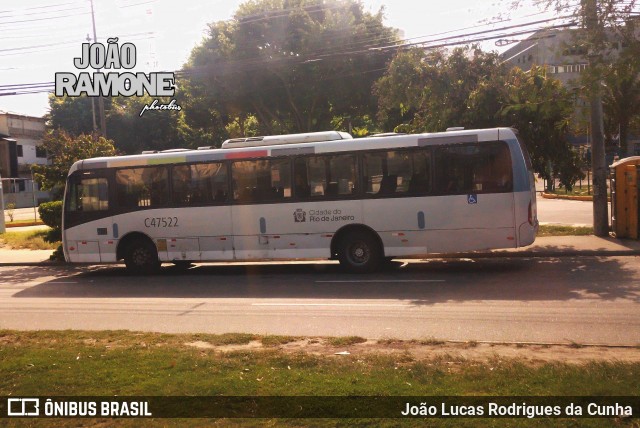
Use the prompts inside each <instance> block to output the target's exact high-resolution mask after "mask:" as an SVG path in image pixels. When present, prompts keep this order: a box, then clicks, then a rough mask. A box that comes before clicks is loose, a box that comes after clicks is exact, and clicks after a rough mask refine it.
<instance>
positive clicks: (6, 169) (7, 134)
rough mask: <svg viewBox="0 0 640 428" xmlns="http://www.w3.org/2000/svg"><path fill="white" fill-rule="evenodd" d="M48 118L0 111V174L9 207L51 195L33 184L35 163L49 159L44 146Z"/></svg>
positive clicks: (38, 200)
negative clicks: (32, 174) (33, 166)
mask: <svg viewBox="0 0 640 428" xmlns="http://www.w3.org/2000/svg"><path fill="white" fill-rule="evenodd" d="M44 131H45V119H44V118H41V117H33V116H24V115H19V114H14V113H6V112H1V111H0V176H2V189H3V193H4V205H5V207H6V206H7V204H9V203H13V204H15V206H16V208H25V207H31V206H33V205H34V202H35V204H39V203H41V202H44V201H48V200H49V199H50V195H49V192H42V191H39V190H38V189H37V185H36V186H35V189H34V185H33V181H32V176H31V165H33V164H39V165H44V164H46V163H47V153H46V151H45V150H44V149H43V148H41V144H42V138H43V137H44Z"/></svg>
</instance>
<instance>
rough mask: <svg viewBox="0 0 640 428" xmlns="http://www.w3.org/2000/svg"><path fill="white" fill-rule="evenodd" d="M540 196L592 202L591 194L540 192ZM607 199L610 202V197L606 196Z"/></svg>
mask: <svg viewBox="0 0 640 428" xmlns="http://www.w3.org/2000/svg"><path fill="white" fill-rule="evenodd" d="M540 196H542V197H543V198H544V199H564V200H568V201H582V202H593V196H572V195H556V194H555V193H545V192H541V193H540ZM607 201H609V202H611V198H610V197H607Z"/></svg>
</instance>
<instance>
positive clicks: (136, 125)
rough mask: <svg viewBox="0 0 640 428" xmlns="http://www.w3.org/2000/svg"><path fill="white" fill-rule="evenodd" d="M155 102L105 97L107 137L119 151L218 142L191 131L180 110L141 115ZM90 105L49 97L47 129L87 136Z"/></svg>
mask: <svg viewBox="0 0 640 428" xmlns="http://www.w3.org/2000/svg"><path fill="white" fill-rule="evenodd" d="M154 99H155V98H152V97H150V96H148V95H145V96H142V97H113V98H105V114H106V119H107V135H108V136H109V138H110V139H111V140H113V143H114V145H115V147H116V148H117V149H118V150H119V151H120V152H122V153H124V154H135V153H140V152H141V151H143V150H165V149H173V148H180V147H197V146H199V145H211V144H214V143H215V142H216V141H217V140H215V139H214V138H207V137H206V136H203V133H202V132H198V131H197V130H193V129H191V128H190V127H189V126H188V124H187V123H186V122H185V118H184V114H183V111H163V110H147V111H146V112H144V114H142V115H140V112H141V111H142V109H143V107H144V106H145V105H150V104H151V103H152V102H153V101H154ZM158 100H159V102H160V103H163V104H167V103H169V102H170V101H171V100H170V99H168V98H159V99H158ZM91 102H92V100H91V98H87V97H59V98H57V97H54V96H51V97H50V98H49V106H50V112H49V114H48V127H49V129H60V130H64V131H65V132H67V133H68V134H70V135H80V134H90V133H91V132H92V130H93V119H92V117H91V116H92V113H91ZM181 107H183V106H181ZM96 112H97V111H96ZM98 120H99V119H98Z"/></svg>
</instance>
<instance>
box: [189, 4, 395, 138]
mask: <svg viewBox="0 0 640 428" xmlns="http://www.w3.org/2000/svg"><path fill="white" fill-rule="evenodd" d="M382 19H383V15H382V11H380V12H378V13H377V14H371V13H369V12H366V11H365V10H364V7H363V5H362V3H360V2H358V1H355V0H329V1H323V0H252V1H248V2H246V3H244V4H242V5H241V6H240V7H239V9H238V11H237V12H236V14H235V15H234V18H233V19H232V20H231V21H223V22H217V23H214V24H210V26H209V37H207V38H206V39H205V40H204V42H203V43H202V44H201V45H200V46H198V47H196V48H195V49H194V50H193V51H192V53H191V57H190V59H189V62H188V64H187V65H186V66H185V76H187V79H188V82H187V83H186V85H185V92H184V97H185V100H184V104H185V105H187V106H201V107H202V108H196V109H192V108H185V111H186V114H187V122H188V123H189V124H190V125H195V124H198V125H199V126H204V127H206V126H211V120H212V119H213V120H215V118H214V117H213V115H211V113H210V110H211V109H214V110H216V111H219V112H221V114H222V118H223V122H225V123H231V122H237V123H244V122H245V121H246V119H247V118H248V117H250V116H255V117H256V118H257V120H258V123H259V131H260V133H263V134H274V133H283V132H305V131H315V130H324V129H329V127H330V125H331V121H332V119H333V118H334V117H335V116H352V117H357V116H363V115H365V114H367V113H369V114H373V113H375V109H376V102H375V99H374V98H373V96H372V94H371V87H372V84H373V82H374V81H375V80H376V79H377V78H379V77H380V76H381V75H382V73H383V72H384V70H385V68H386V65H387V62H388V61H389V60H390V58H391V53H390V51H388V50H380V49H374V48H376V47H380V46H385V45H389V44H393V43H394V42H395V40H396V31H395V30H393V29H391V28H388V27H385V26H384V25H383V24H382Z"/></svg>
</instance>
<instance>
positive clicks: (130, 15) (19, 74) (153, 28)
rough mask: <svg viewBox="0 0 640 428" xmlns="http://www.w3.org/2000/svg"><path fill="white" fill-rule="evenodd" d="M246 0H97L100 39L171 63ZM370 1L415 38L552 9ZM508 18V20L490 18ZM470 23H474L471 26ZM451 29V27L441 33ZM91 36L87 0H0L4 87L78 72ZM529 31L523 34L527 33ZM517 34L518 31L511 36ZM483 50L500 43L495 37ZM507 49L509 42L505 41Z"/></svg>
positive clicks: (42, 96) (34, 109)
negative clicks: (113, 39)
mask: <svg viewBox="0 0 640 428" xmlns="http://www.w3.org/2000/svg"><path fill="white" fill-rule="evenodd" d="M242 2H243V1H241V0H182V1H179V2H176V1H175V0H94V8H95V21H96V34H97V38H98V41H99V42H102V43H105V42H106V39H107V38H110V37H118V38H119V43H120V44H122V43H125V42H131V43H133V44H135V45H136V48H137V64H136V68H135V69H134V70H133V71H144V72H151V71H172V70H178V69H180V68H181V67H182V65H183V64H184V63H185V61H186V60H187V59H188V57H189V53H190V52H191V50H192V49H193V47H194V46H196V45H197V44H198V43H200V42H201V41H202V40H203V38H204V37H205V35H206V28H207V23H211V22H216V21H222V20H228V19H231V18H232V16H233V13H234V12H235V11H236V9H237V7H238V5H240V4H241V3H242ZM362 3H363V4H364V7H365V9H367V10H369V11H371V12H374V13H375V12H377V11H378V10H379V9H380V8H381V7H384V11H385V12H384V15H385V24H386V25H389V26H391V27H395V28H398V29H400V30H401V31H402V34H403V35H404V38H405V39H410V40H409V41H410V42H415V41H422V40H428V39H433V38H440V37H444V36H447V37H448V36H450V35H454V34H465V33H468V32H473V31H482V30H486V29H491V28H498V27H502V26H508V25H515V24H519V23H524V22H531V21H536V20H540V19H545V18H548V17H550V16H554V14H555V13H554V12H546V13H545V12H541V11H540V9H537V8H535V7H533V6H531V5H530V4H529V3H527V2H526V1H525V2H523V3H524V5H523V6H522V7H521V8H519V9H517V10H510V9H509V5H510V4H511V3H512V0H488V1H477V0H447V1H441V0H439V1H431V0H429V1H427V0H422V1H421V0H362ZM505 18H510V19H511V20H510V21H503V22H499V23H494V24H490V22H492V21H497V20H500V19H505ZM469 27H471V28H469ZM440 33H445V34H440ZM88 36H91V37H93V27H92V20H91V2H90V1H89V0H2V1H1V2H0V94H2V93H7V92H9V91H10V90H9V89H7V88H8V87H7V86H6V85H16V84H23V83H48V82H53V81H54V78H55V73H56V72H63V71H69V72H74V73H76V74H77V73H78V72H79V70H77V69H76V68H75V67H74V64H73V59H74V58H75V57H79V56H80V53H81V44H82V43H83V42H86V41H87V40H86V39H87V37H88ZM523 37H526V36H518V38H517V39H518V40H521V39H522V38H523ZM511 39H512V40H513V39H514V38H513V37H511ZM482 47H483V49H485V50H492V49H495V50H500V49H501V48H499V47H496V46H495V41H487V42H484V43H483V44H482ZM502 49H503V50H504V49H505V48H502ZM0 110H2V111H9V112H13V113H18V114H25V115H33V116H42V115H44V114H46V112H47V111H48V101H47V93H45V92H42V93H34V94H26V95H25V94H23V95H9V96H0Z"/></svg>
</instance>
